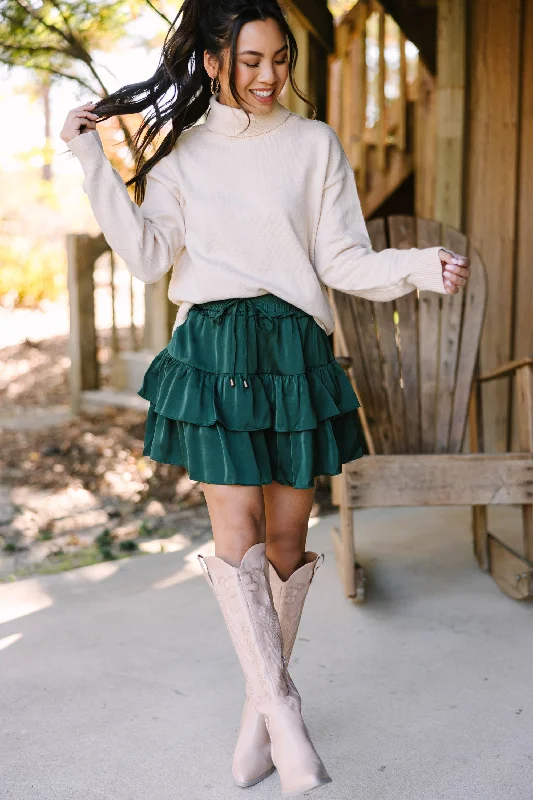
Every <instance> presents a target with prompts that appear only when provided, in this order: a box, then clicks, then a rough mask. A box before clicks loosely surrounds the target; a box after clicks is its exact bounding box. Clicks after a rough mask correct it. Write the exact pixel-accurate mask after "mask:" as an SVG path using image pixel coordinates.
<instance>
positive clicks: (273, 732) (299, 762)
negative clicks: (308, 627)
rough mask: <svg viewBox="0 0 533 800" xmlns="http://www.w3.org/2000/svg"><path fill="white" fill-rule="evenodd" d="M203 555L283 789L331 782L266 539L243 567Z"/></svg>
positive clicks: (302, 788) (296, 790) (303, 789)
mask: <svg viewBox="0 0 533 800" xmlns="http://www.w3.org/2000/svg"><path fill="white" fill-rule="evenodd" d="M198 558H199V560H200V563H201V564H202V567H203V568H204V574H205V577H206V579H207V580H208V582H209V583H210V585H211V588H212V589H213V592H214V594H215V597H216V598H217V600H218V603H219V605H220V608H221V611H222V614H223V616H224V619H225V622H226V625H227V627H228V630H229V633H230V636H231V639H232V641H233V645H234V647H235V651H236V653H237V656H238V658H239V661H240V663H241V667H242V670H243V672H244V675H245V678H246V681H247V683H248V690H249V692H250V697H251V699H252V702H253V704H254V707H255V710H256V711H257V713H258V714H262V715H263V716H264V718H265V723H266V727H267V730H268V733H269V736H270V741H271V748H272V761H273V763H274V765H275V766H276V768H277V770H278V774H279V777H280V781H281V789H282V792H283V794H284V795H297V794H300V793H302V792H306V791H309V790H310V789H315V788H317V787H319V786H322V785H323V784H325V783H329V782H330V781H331V778H330V777H329V775H328V774H327V772H326V769H325V767H324V765H323V763H322V761H321V759H320V757H319V755H318V753H317V752H316V750H315V748H314V746H313V744H312V742H311V740H310V738H309V732H308V730H307V727H306V725H305V722H304V721H303V719H302V715H301V700H300V695H299V694H298V691H297V689H296V687H295V685H294V683H293V682H292V680H291V678H290V676H289V673H288V670H287V665H286V662H285V660H284V658H283V648H282V639H281V637H282V634H281V627H280V623H279V619H278V615H277V614H276V610H275V608H274V603H273V597H272V590H271V587H270V581H269V571H268V568H267V559H266V552H265V544H264V543H263V542H260V543H258V544H255V545H253V546H252V547H250V548H249V549H248V550H247V552H246V553H245V554H244V556H243V558H242V561H241V564H240V565H239V566H238V567H233V566H232V565H231V564H228V563H227V562H226V561H224V560H223V559H221V558H218V557H217V556H201V555H200V556H198Z"/></svg>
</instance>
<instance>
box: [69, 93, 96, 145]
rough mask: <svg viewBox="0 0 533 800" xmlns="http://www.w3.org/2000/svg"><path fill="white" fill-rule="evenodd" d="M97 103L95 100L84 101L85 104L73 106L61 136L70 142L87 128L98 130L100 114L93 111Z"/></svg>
mask: <svg viewBox="0 0 533 800" xmlns="http://www.w3.org/2000/svg"><path fill="white" fill-rule="evenodd" d="M95 105H96V103H93V102H90V103H83V105H81V106H77V107H76V108H72V109H71V110H70V111H69V112H68V114H67V118H66V120H65V124H64V126H63V130H62V131H61V133H60V137H61V139H63V141H64V142H69V141H70V140H71V139H73V138H75V137H76V136H79V135H80V133H84V132H85V131H87V130H91V131H94V130H96V120H97V119H98V116H99V115H98V114H95V113H94V111H92V109H93V108H94V107H95Z"/></svg>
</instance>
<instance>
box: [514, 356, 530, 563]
mask: <svg viewBox="0 0 533 800" xmlns="http://www.w3.org/2000/svg"><path fill="white" fill-rule="evenodd" d="M516 397H517V422H518V445H519V448H520V450H521V451H523V452H526V453H533V365H531V364H528V365H526V366H524V367H520V369H519V370H518V371H517V373H516ZM522 522H523V526H524V528H523V530H524V555H525V557H526V558H527V559H529V561H533V504H531V503H529V504H527V505H523V506H522Z"/></svg>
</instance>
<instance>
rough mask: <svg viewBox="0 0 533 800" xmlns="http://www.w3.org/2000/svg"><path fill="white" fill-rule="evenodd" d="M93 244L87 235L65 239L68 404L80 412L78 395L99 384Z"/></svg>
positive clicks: (73, 234)
mask: <svg viewBox="0 0 533 800" xmlns="http://www.w3.org/2000/svg"><path fill="white" fill-rule="evenodd" d="M94 260H95V247H94V240H93V239H92V238H91V237H90V236H88V235H87V234H75V233H71V234H68V235H67V261H68V272H67V282H68V291H69V301H70V335H69V349H70V370H69V380H70V402H71V407H72V410H73V411H74V413H78V412H79V411H80V408H81V394H82V392H83V391H84V390H86V389H98V387H99V383H100V375H99V365H98V351H97V341H96V324H95V316H94Z"/></svg>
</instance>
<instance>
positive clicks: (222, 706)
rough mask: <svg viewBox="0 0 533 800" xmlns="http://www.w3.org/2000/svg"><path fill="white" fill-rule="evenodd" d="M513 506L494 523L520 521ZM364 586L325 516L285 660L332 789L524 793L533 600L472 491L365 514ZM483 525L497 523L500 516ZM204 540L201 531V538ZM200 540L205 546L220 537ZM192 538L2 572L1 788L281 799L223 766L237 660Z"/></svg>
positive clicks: (228, 751) (86, 794) (408, 795)
mask: <svg viewBox="0 0 533 800" xmlns="http://www.w3.org/2000/svg"><path fill="white" fill-rule="evenodd" d="M518 520H519V514H518V512H517V511H515V510H510V511H509V512H507V514H505V515H499V516H498V517H497V518H496V519H495V521H494V524H493V530H494V531H495V532H498V533H499V532H500V529H505V530H511V529H512V530H513V531H514V532H515V534H516V531H517V530H518V527H517V523H518ZM356 521H357V525H358V530H359V537H358V543H359V556H360V560H362V561H363V563H365V564H366V565H367V566H369V568H370V576H371V579H370V583H371V587H370V590H371V591H370V597H369V600H368V602H367V604H366V605H364V606H354V605H353V604H352V603H350V602H349V601H348V600H346V599H345V598H344V596H343V594H342V591H341V588H340V584H339V582H338V580H337V576H336V572H335V564H334V558H333V554H332V551H331V546H330V538H329V529H330V527H331V525H332V524H337V519H336V517H335V516H330V517H325V518H323V519H322V520H320V521H319V522H318V524H316V525H314V526H313V527H312V528H311V529H310V533H309V540H308V543H309V547H310V549H315V550H318V549H321V550H323V551H324V552H325V554H326V561H325V563H324V565H323V567H322V569H321V570H320V571H319V572H318V573H317V576H316V579H315V583H314V584H313V586H312V587H311V591H310V593H309V596H308V601H307V604H306V608H305V612H304V616H303V619H302V624H301V627H300V634H299V639H298V641H297V643H296V646H295V650H294V658H293V662H292V664H293V667H292V674H293V677H294V680H295V683H296V685H297V686H298V687H299V689H300V692H301V694H302V697H303V707H304V716H305V719H306V721H307V723H308V727H309V729H310V731H311V735H312V737H313V739H314V742H315V744H316V747H317V749H318V751H319V752H320V754H321V756H322V758H323V760H324V762H325V764H326V766H327V767H328V769H329V771H330V773H331V775H332V777H333V783H332V784H329V785H328V786H326V787H323V788H322V789H320V790H319V791H317V792H313V793H311V794H310V796H312V797H313V798H314V797H317V798H318V797H324V799H326V798H329V799H330V800H470V799H472V800H474V798H475V800H510V799H511V798H515V797H516V798H521V800H530V798H533V688H532V687H533V666H532V665H533V606H532V605H531V604H520V603H517V602H513V601H511V600H509V599H508V598H507V597H505V596H504V595H503V594H501V593H500V591H499V590H498V589H497V587H496V586H495V585H494V584H493V583H492V581H491V580H490V578H488V577H487V576H486V575H484V574H482V573H481V572H480V571H479V570H478V569H477V567H476V566H475V564H474V560H473V557H472V555H471V547H470V537H469V531H468V510H467V509H437V510H422V509H401V510H393V511H387V512H384V511H381V510H371V511H364V512H358V514H357V517H356ZM491 524H492V523H491ZM195 547H196V545H195ZM199 552H204V553H206V552H212V550H211V548H210V545H209V544H207V545H204V546H203V547H200V548H199ZM198 570H199V567H198V566H197V559H196V552H193V551H192V549H184V550H182V551H180V552H176V553H170V554H165V555H154V556H146V557H141V558H133V559H130V560H127V561H121V562H119V563H106V564H102V565H95V566H92V567H87V568H84V569H79V570H74V571H72V572H70V573H65V574H63V575H59V576H52V577H47V578H41V579H38V580H33V579H32V580H27V581H21V582H19V583H16V584H11V585H4V586H0V613H1V614H2V620H3V624H2V625H0V719H1V725H0V737H1V738H0V773H1V777H0V785H1V789H0V796H1V797H2V798H8V799H9V800H182V798H183V800H234V799H235V800H237V799H239V800H242V798H244V797H245V796H246V797H247V798H248V797H249V798H257V799H258V800H263V798H278V797H281V793H280V790H279V780H278V777H277V775H276V774H275V773H274V774H273V775H272V776H271V777H270V778H268V779H267V780H266V781H264V782H263V783H262V784H260V785H258V786H256V787H253V788H251V789H247V790H242V789H239V788H237V787H235V786H234V785H233V784H232V782H231V777H230V771H229V770H230V764H231V756H232V750H233V745H234V742H235V737H236V732H237V727H238V724H239V718H240V711H241V707H242V701H243V697H244V693H243V680H242V677H241V673H240V668H239V665H238V662H237V660H236V657H235V655H234V652H233V650H232V647H231V645H230V642H229V638H228V636H227V633H226V629H225V627H224V626H223V622H222V618H221V616H220V612H219V610H218V606H216V603H215V600H214V597H213V595H212V593H211V590H210V589H209V587H208V585H207V583H206V582H205V579H204V578H203V576H202V575H201V574H199V571H198Z"/></svg>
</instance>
